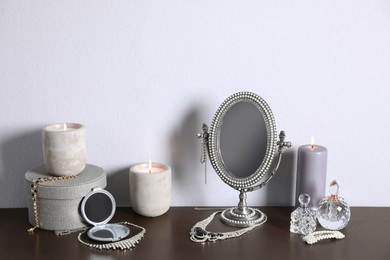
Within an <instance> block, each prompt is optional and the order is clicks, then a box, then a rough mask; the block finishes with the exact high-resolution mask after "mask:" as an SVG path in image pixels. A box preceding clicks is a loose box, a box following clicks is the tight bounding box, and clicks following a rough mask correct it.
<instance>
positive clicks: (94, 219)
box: [81, 188, 116, 226]
mask: <svg viewBox="0 0 390 260" xmlns="http://www.w3.org/2000/svg"><path fill="white" fill-rule="evenodd" d="M115 209H116V203H115V199H114V197H113V196H112V195H111V193H109V192H108V191H106V190H102V189H100V188H98V189H94V190H93V191H91V192H90V193H88V194H87V195H86V196H85V197H84V199H83V200H82V202H81V215H82V216H83V218H84V220H85V221H86V222H87V223H88V224H91V225H93V226H98V225H103V224H106V223H108V222H109V221H110V220H111V219H112V217H113V216H114V213H115Z"/></svg>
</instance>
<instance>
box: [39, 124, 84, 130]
mask: <svg viewBox="0 0 390 260" xmlns="http://www.w3.org/2000/svg"><path fill="white" fill-rule="evenodd" d="M81 128H84V126H83V125H82V124H78V123H61V124H54V125H49V126H46V127H45V128H43V130H44V131H47V132H66V131H74V130H78V129H81Z"/></svg>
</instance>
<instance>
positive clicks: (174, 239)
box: [0, 207, 390, 260]
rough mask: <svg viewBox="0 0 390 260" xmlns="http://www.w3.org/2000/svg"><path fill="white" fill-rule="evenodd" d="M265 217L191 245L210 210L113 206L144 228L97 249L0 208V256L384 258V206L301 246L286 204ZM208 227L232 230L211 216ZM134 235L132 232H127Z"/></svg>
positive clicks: (387, 218) (360, 212) (388, 229)
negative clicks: (132, 239) (241, 230)
mask: <svg viewBox="0 0 390 260" xmlns="http://www.w3.org/2000/svg"><path fill="white" fill-rule="evenodd" d="M260 210H262V211H263V212H264V213H266V214H267V216H268V221H267V222H266V223H265V224H264V225H262V226H260V227H257V228H255V229H253V230H252V231H250V232H249V233H246V234H244V235H243V236H242V237H240V238H233V239H229V240H225V241H217V242H208V243H194V242H192V241H191V240H190V239H189V231H190V229H191V227H192V226H193V225H194V224H195V223H196V222H198V221H200V220H202V219H204V218H206V217H208V216H209V215H210V214H211V213H212V212H213V210H201V211H198V210H194V208H193V207H173V208H171V209H170V210H169V211H168V212H167V213H166V214H164V215H163V216H160V217H156V218H147V217H142V216H139V215H137V214H136V213H134V212H133V211H132V209H131V208H118V209H117V211H116V213H115V216H114V218H113V219H112V220H111V221H110V223H114V222H119V221H129V222H132V223H134V224H137V225H140V226H143V227H145V228H146V234H145V237H144V238H143V239H142V240H141V242H140V243H139V244H138V245H137V246H136V247H135V248H133V249H130V250H127V251H122V250H99V249H92V248H89V247H86V246H84V245H81V244H80V243H79V242H78V240H77V235H78V233H73V234H70V235H66V236H56V235H55V233H54V232H53V231H45V230H39V229H38V230H36V231H35V232H34V234H29V233H28V232H27V229H28V228H30V227H31V226H30V224H29V223H28V213H27V209H0V259H121V258H126V259H170V260H175V259H313V260H318V259H326V260H330V259H369V260H374V259H390V237H389V234H390V208H378V207H376V208H363V207H355V208H352V210H351V212H352V217H351V221H350V222H349V224H348V226H347V227H346V228H345V229H343V230H342V232H343V233H344V234H345V236H346V238H345V239H342V240H326V241H321V242H318V243H317V244H314V245H307V244H305V243H304V242H303V241H302V238H301V236H300V235H297V234H292V233H290V231H289V226H290V213H291V211H292V210H293V208H291V207H261V208H260ZM208 229H209V230H211V231H228V230H233V228H230V227H227V226H225V225H224V224H222V223H220V221H219V219H218V218H216V219H215V220H214V221H213V222H212V223H211V224H210V225H209V227H208ZM132 232H133V233H134V234H135V233H136V232H137V231H136V230H132Z"/></svg>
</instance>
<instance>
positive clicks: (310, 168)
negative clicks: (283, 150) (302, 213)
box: [295, 144, 328, 209]
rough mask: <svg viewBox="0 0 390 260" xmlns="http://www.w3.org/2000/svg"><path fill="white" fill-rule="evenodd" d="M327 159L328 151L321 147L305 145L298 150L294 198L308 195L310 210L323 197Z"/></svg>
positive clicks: (314, 207) (315, 206)
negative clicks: (303, 194) (304, 194)
mask: <svg viewBox="0 0 390 260" xmlns="http://www.w3.org/2000/svg"><path fill="white" fill-rule="evenodd" d="M327 157H328V150H327V149H326V147H324V146H321V145H314V144H307V145H302V146H300V147H299V149H298V167H297V190H296V198H298V197H299V195H300V194H302V193H307V194H309V195H310V197H311V200H310V204H309V207H310V208H311V209H316V208H317V206H318V203H319V201H320V200H321V199H322V198H323V197H324V196H325V187H326V165H327ZM295 201H296V205H299V204H298V202H297V199H296V200H295Z"/></svg>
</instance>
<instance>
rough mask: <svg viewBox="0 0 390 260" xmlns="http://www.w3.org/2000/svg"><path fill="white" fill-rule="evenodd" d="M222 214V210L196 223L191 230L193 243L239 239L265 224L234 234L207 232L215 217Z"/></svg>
mask: <svg viewBox="0 0 390 260" xmlns="http://www.w3.org/2000/svg"><path fill="white" fill-rule="evenodd" d="M221 212H222V211H221V210H219V211H216V212H214V213H213V214H211V215H210V216H209V217H208V218H206V219H204V220H202V221H199V222H198V223H196V224H195V225H194V226H193V227H192V228H191V232H190V239H191V241H193V242H197V243H202V242H207V241H210V242H214V241H217V240H225V239H229V238H234V237H239V236H241V235H243V234H245V233H246V232H248V231H250V230H252V229H254V228H255V227H258V226H260V225H261V224H263V223H261V224H256V225H253V226H249V227H246V228H243V229H239V230H236V231H232V232H210V231H207V230H206V227H207V225H208V224H210V222H211V221H212V220H213V219H214V217H215V215H217V214H218V213H221Z"/></svg>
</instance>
